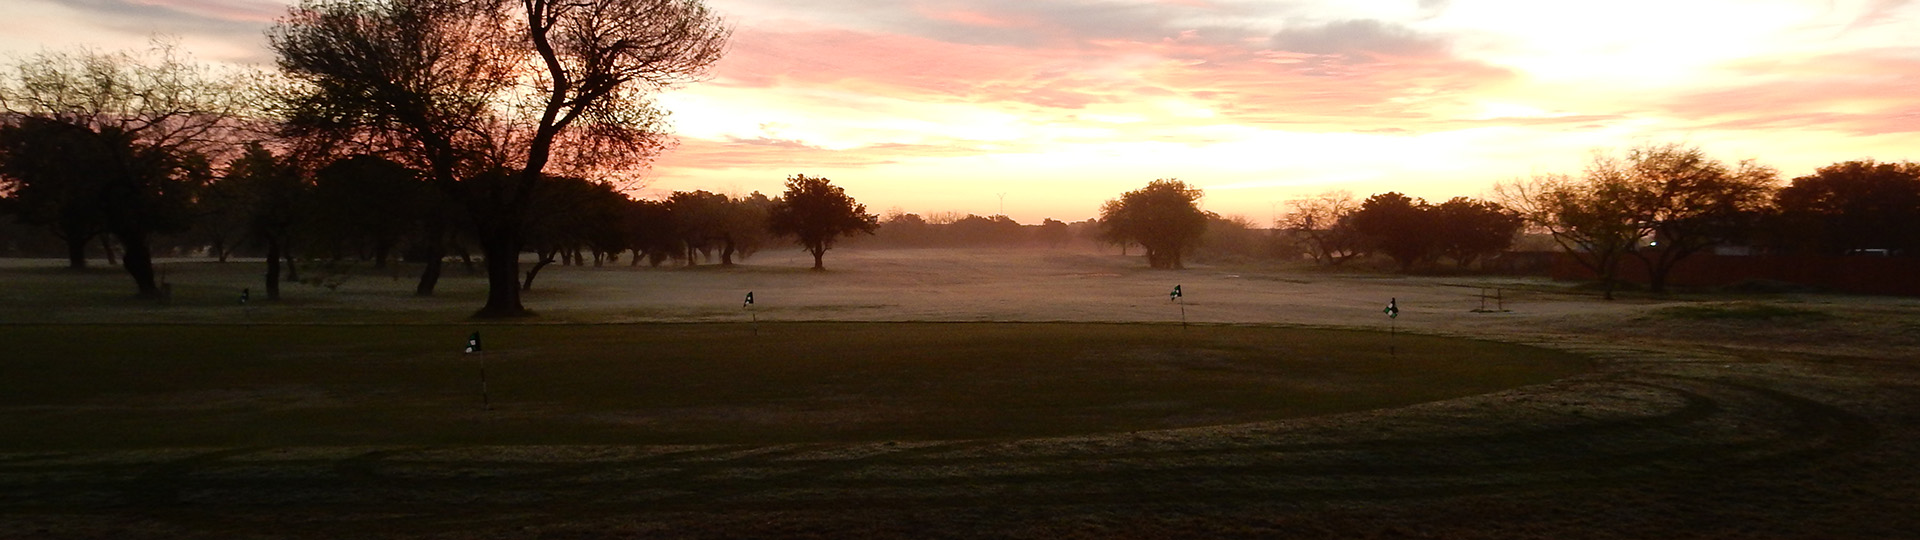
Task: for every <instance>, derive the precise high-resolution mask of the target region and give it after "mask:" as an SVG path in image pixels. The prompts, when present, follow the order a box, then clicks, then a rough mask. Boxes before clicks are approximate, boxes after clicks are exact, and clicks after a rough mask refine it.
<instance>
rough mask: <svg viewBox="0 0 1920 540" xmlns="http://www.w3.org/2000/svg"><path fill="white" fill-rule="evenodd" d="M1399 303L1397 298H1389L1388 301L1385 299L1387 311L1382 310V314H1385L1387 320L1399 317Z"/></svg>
mask: <svg viewBox="0 0 1920 540" xmlns="http://www.w3.org/2000/svg"><path fill="white" fill-rule="evenodd" d="M1399 303H1400V299H1399V298H1389V299H1387V309H1385V310H1383V312H1384V313H1386V314H1387V318H1389V319H1397V318H1399V317H1400V306H1399Z"/></svg>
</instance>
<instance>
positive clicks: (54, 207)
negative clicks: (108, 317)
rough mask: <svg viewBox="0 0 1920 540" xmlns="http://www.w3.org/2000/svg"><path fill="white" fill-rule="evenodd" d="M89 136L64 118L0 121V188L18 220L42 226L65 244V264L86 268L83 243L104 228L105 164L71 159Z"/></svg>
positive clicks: (9, 210) (83, 148) (83, 145)
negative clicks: (102, 202)
mask: <svg viewBox="0 0 1920 540" xmlns="http://www.w3.org/2000/svg"><path fill="white" fill-rule="evenodd" d="M92 138H93V134H92V133H89V132H87V131H85V130H84V129H81V128H79V127H77V126H74V125H72V124H67V123H64V122H59V121H54V120H49V119H44V118H35V117H25V118H20V119H18V120H17V121H15V122H11V123H8V124H5V125H0V187H4V188H5V193H6V196H5V197H4V199H5V201H6V209H7V212H8V213H11V214H13V215H14V218H15V219H16V220H18V221H19V222H20V223H22V224H27V225H35V226H44V227H47V228H48V229H50V230H51V231H52V232H53V234H54V236H56V237H59V238H60V240H61V241H63V242H65V243H66V246H67V267H68V268H71V269H75V270H79V269H82V268H86V267H87V243H88V242H91V241H92V240H93V239H94V237H96V236H98V235H100V234H102V233H105V232H106V230H107V218H106V207H105V206H103V205H102V204H100V202H101V200H100V199H101V197H102V196H104V195H105V190H106V179H107V178H108V176H109V171H107V170H105V165H106V164H105V163H102V162H97V161H90V160H88V161H76V160H75V156H76V154H79V153H81V152H84V151H86V150H85V149H86V147H88V146H90V145H91V142H90V140H91V139H92Z"/></svg>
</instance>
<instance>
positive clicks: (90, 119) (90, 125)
mask: <svg viewBox="0 0 1920 540" xmlns="http://www.w3.org/2000/svg"><path fill="white" fill-rule="evenodd" d="M13 71H14V73H13V74H12V75H11V76H9V77H4V78H0V105H4V107H5V113H4V116H0V123H4V125H5V129H7V130H9V131H10V134H8V135H6V136H4V137H0V139H6V142H5V144H0V146H5V147H6V148H5V149H0V150H3V151H5V152H7V153H8V155H6V156H0V158H4V160H5V163H6V164H5V171H4V174H3V175H0V176H4V181H5V182H6V184H7V185H6V186H4V187H3V188H0V191H5V192H9V193H10V194H11V195H10V197H12V198H13V199H14V204H13V206H15V207H16V208H18V209H20V211H21V212H22V213H23V215H26V216H31V217H29V219H35V220H51V221H47V222H48V223H62V222H64V223H62V224H60V225H58V228H60V229H61V230H62V232H61V234H62V235H63V236H66V237H68V242H69V264H70V265H71V264H73V263H72V261H73V260H74V259H73V257H74V256H75V253H77V252H76V251H74V250H73V249H72V246H73V245H75V244H73V242H74V241H75V238H76V237H78V238H79V244H78V245H82V246H84V244H85V239H84V238H85V237H87V236H91V235H90V234H89V233H88V232H87V230H88V229H91V228H93V227H94V226H95V224H97V225H98V226H99V227H100V228H103V229H104V230H106V231H107V232H109V233H111V234H112V235H113V236H114V238H115V239H117V240H119V243H120V245H121V246H122V247H123V248H124V249H125V253H124V254H123V256H122V257H121V263H122V266H124V267H125V269H126V270H127V273H128V274H129V275H130V276H132V277H133V280H134V284H135V286H136V287H137V288H138V289H139V292H140V295H142V296H148V297H156V296H159V294H160V287H159V284H158V283H157V282H156V281H155V279H154V278H155V276H154V269H153V258H152V249H151V244H150V241H151V237H152V235H154V234H158V233H167V232H177V231H180V230H182V229H184V228H185V227H186V225H187V222H188V218H189V217H190V216H191V212H190V203H191V202H192V200H193V199H194V197H195V193H194V192H195V191H196V190H197V189H199V188H201V187H203V186H204V185H205V184H206V183H207V182H208V180H209V179H210V178H211V176H212V166H211V164H210V159H209V158H208V157H207V154H208V153H210V152H213V151H216V150H218V149H219V148H217V146H218V143H219V142H220V140H221V138H222V136H224V135H225V132H226V130H227V128H229V127H232V126H233V125H234V124H235V123H236V122H237V120H238V119H239V118H240V116H241V115H242V111H243V110H244V109H245V106H246V100H247V95H246V94H245V92H243V91H242V90H241V86H240V85H239V84H237V83H236V82H235V81H234V80H233V79H231V78H227V77H218V76H215V75H213V74H212V73H211V72H209V71H208V70H207V69H206V68H203V67H201V66H198V65H195V64H192V63H189V62H187V61H185V60H183V59H181V58H179V57H178V56H176V55H175V54H174V52H173V49H172V47H171V46H169V45H167V44H165V43H161V44H158V45H157V46H156V47H155V48H154V49H153V51H152V52H151V54H149V55H147V56H139V55H135V54H131V53H113V54H106V53H95V52H81V53H42V54H39V55H37V56H34V57H32V58H30V59H27V60H25V61H22V62H20V63H17V64H15V65H14V66H13ZM30 139H37V140H30ZM22 151H31V152H33V155H32V156H31V157H28V156H24V155H20V154H19V152H22ZM61 184H65V185H64V186H63V185H61ZM75 205H80V206H87V205H91V206H93V209H92V210H81V209H79V207H78V206H75ZM55 216H57V217H55ZM81 253H83V252H81ZM80 257H81V259H80V260H82V261H83V262H82V263H81V264H84V254H82V255H80Z"/></svg>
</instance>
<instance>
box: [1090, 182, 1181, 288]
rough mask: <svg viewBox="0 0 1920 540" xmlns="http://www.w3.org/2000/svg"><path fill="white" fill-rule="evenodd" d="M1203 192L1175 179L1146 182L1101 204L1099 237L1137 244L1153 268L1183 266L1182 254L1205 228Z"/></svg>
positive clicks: (1176, 267)
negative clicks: (1140, 186)
mask: <svg viewBox="0 0 1920 540" xmlns="http://www.w3.org/2000/svg"><path fill="white" fill-rule="evenodd" d="M1203 195H1204V193H1203V192H1202V191H1201V190H1200V189H1199V188H1195V187H1190V186H1188V185H1187V183H1186V182H1181V181H1179V180H1177V179H1171V178H1166V179H1160V180H1154V181H1152V182H1148V183H1147V186H1146V187H1143V188H1140V189H1137V190H1133V191H1129V192H1126V193H1125V194H1122V195H1121V196H1120V198H1118V199H1112V200H1109V201H1107V202H1106V204H1103V205H1101V206H1100V228H1101V233H1102V236H1103V237H1104V238H1106V239H1108V240H1109V241H1114V242H1134V243H1138V244H1140V246H1141V247H1143V248H1146V250H1147V265H1148V266H1151V267H1153V268H1168V269H1178V268H1185V265H1184V264H1183V263H1182V261H1181V256H1182V254H1183V253H1184V252H1185V251H1186V250H1187V249H1189V248H1191V247H1192V246H1193V245H1194V243H1195V242H1197V241H1198V240H1199V239H1200V236H1201V234H1203V233H1205V232H1206V230H1207V214H1206V213H1205V212H1202V211H1200V204H1199V203H1200V197H1202V196H1203Z"/></svg>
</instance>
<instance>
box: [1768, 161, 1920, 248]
mask: <svg viewBox="0 0 1920 540" xmlns="http://www.w3.org/2000/svg"><path fill="white" fill-rule="evenodd" d="M1773 205H1774V208H1775V213H1776V215H1777V221H1776V223H1777V225H1778V226H1777V227H1776V229H1777V230H1779V231H1780V233H1779V234H1780V235H1781V236H1783V237H1785V241H1786V242H1788V243H1790V244H1792V245H1795V246H1797V247H1801V248H1804V249H1808V250H1811V251H1815V252H1820V253H1828V254H1834V255H1840V254H1845V253H1848V252H1851V251H1853V250H1857V249H1886V250H1890V251H1892V252H1894V253H1903V254H1907V255H1913V254H1916V253H1920V163H1914V162H1910V161H1909V162H1903V163H1875V162H1873V161H1872V160H1866V161H1848V162H1844V163H1835V164H1833V165H1828V166H1826V167H1821V168H1820V169H1819V170H1818V171H1816V172H1815V173H1814V174H1812V175H1809V176H1802V177H1799V178H1795V179H1793V182H1792V184H1791V185H1788V186H1787V187H1785V188H1782V189H1781V190H1780V191H1778V192H1776V193H1775V194H1774V197H1773Z"/></svg>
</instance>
